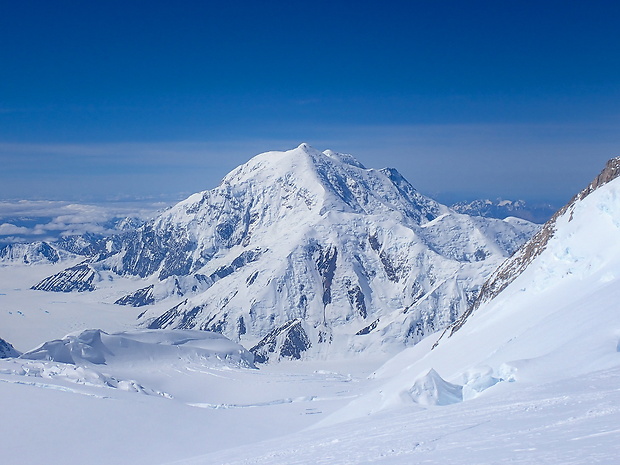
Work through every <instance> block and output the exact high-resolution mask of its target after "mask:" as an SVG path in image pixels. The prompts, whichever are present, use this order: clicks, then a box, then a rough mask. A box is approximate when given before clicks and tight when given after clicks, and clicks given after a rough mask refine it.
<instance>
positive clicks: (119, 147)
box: [0, 0, 620, 205]
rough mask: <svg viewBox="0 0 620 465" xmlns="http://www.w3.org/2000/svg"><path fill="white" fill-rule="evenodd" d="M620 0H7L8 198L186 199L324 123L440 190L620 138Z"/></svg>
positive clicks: (553, 172)
mask: <svg viewBox="0 0 620 465" xmlns="http://www.w3.org/2000/svg"><path fill="white" fill-rule="evenodd" d="M618 24H620V3H618V2H614V1H590V2H584V1H467V2H464V1H407V2H400V1H391V2H378V1H377V2H374V1H360V2H341V1H317V0H315V1H312V2H279V1H261V2H257V1H252V2H244V1H236V2H214V1H195V2H194V1H185V2H176V3H173V2H158V1H144V2H142V1H123V2H120V1H106V2H79V1H54V2H49V1H27V0H24V1H21V2H12V1H0V39H1V43H2V47H0V64H1V65H0V199H21V198H26V199H45V200H49V199H52V200H76V201H80V200H83V201H91V202H92V201H98V200H110V199H116V198H121V199H135V198H145V199H149V201H153V200H161V199H163V200H172V199H178V198H180V197H181V196H182V195H184V194H189V193H192V192H195V191H199V190H204V189H208V188H211V187H214V186H215V185H216V184H217V183H218V181H219V180H220V179H221V178H222V177H223V176H224V175H225V174H226V173H227V172H228V171H230V170H231V169H232V168H234V167H235V166H236V165H238V164H240V163H243V162H245V161H247V160H248V159H249V158H250V157H252V156H253V155H255V154H257V153H259V152H263V151H267V150H280V149H287V148H293V147H295V146H297V145H298V144H299V143H300V142H308V143H310V144H311V145H313V146H315V147H316V148H319V149H321V150H324V149H327V148H330V149H333V150H336V151H342V152H348V153H352V154H353V155H355V156H356V157H357V158H358V159H359V160H360V161H361V162H362V163H364V164H365V165H366V166H369V167H383V166H393V167H396V168H397V169H399V171H401V172H402V173H403V175H404V176H405V177H407V178H408V179H409V180H410V181H411V182H412V184H414V186H415V187H417V188H418V189H419V190H420V191H422V192H423V193H427V194H430V195H432V196H436V197H438V198H439V199H440V200H445V201H449V200H461V199H471V198H475V197H492V198H495V197H504V198H525V199H528V200H545V201H549V202H552V203H556V204H558V205H560V204H562V203H564V202H565V201H567V200H568V199H569V198H570V197H571V196H572V195H573V194H574V193H575V192H576V191H577V190H579V189H581V188H582V187H584V186H585V185H586V184H587V183H588V182H589V181H590V179H591V178H592V177H593V176H594V175H595V174H597V173H598V171H600V169H601V168H602V166H603V164H604V162H605V160H607V159H608V158H611V157H613V156H616V155H619V154H620V149H619V147H620V63H619V61H620V28H619V27H618Z"/></svg>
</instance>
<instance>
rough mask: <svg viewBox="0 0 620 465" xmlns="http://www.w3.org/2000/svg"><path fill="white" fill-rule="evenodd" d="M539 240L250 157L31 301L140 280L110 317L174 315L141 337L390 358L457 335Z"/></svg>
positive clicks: (42, 286)
mask: <svg viewBox="0 0 620 465" xmlns="http://www.w3.org/2000/svg"><path fill="white" fill-rule="evenodd" d="M536 229H537V227H536V226H535V225H533V224H531V223H529V222H527V221H524V220H517V219H515V218H510V219H507V220H505V221H502V220H498V219H489V218H482V217H475V218H474V217H471V216H468V215H463V214H458V213H456V212H454V211H453V210H451V209H449V208H448V207H446V206H444V205H441V204H439V203H437V202H435V201H434V200H432V199H430V198H428V197H425V196H423V195H422V194H420V193H419V192H417V191H416V190H415V189H414V188H413V187H412V186H411V185H410V184H409V183H408V182H407V181H406V180H405V179H404V178H403V177H402V176H401V175H400V174H399V173H398V172H397V171H396V170H394V169H382V170H374V169H366V168H365V167H364V166H362V165H361V164H360V163H359V162H358V161H357V160H355V159H354V158H353V157H352V156H350V155H345V154H339V153H336V152H332V151H329V150H328V151H325V152H320V151H317V150H315V149H313V148H312V147H310V146H308V145H307V144H302V145H300V146H299V147H297V148H296V149H293V150H289V151H286V152H267V153H264V154H261V155H258V156H256V157H254V158H253V159H252V160H250V161H249V162H248V163H246V164H244V165H242V166H240V167H238V168H236V169H235V170H233V171H232V172H231V173H229V174H228V175H227V176H226V177H225V178H224V179H223V181H222V183H221V184H220V185H219V186H218V187H216V188H215V189H213V190H210V191H205V192H201V193H197V194H194V195H192V196H191V197H189V198H188V199H186V200H184V201H182V202H180V203H179V204H177V205H176V206H174V207H172V208H171V209H169V210H167V211H165V212H164V213H162V214H161V215H160V216H158V217H157V218H155V219H154V220H152V221H150V222H148V223H146V224H145V225H144V226H142V227H141V228H138V229H137V230H135V231H133V232H129V233H127V234H125V235H122V236H119V237H118V238H115V239H114V240H112V239H109V240H104V241H102V242H101V244H103V245H105V247H99V251H100V252H99V254H98V255H97V256H96V257H94V258H93V259H92V260H90V261H88V262H83V263H81V264H78V265H74V266H72V267H70V268H68V269H67V270H65V271H62V272H60V273H58V274H56V275H54V276H50V277H48V278H46V279H45V280H43V281H41V282H40V283H38V284H36V285H35V286H34V287H33V288H34V289H39V290H46V291H64V292H67V291H72V290H77V291H92V290H95V289H97V288H98V286H100V285H101V286H103V285H108V284H107V283H108V280H109V279H113V280H114V279H117V278H118V277H119V276H120V277H126V278H131V279H134V282H135V279H136V278H140V279H139V286H136V289H135V291H134V292H132V293H130V294H125V295H122V296H119V297H118V298H117V299H116V300H115V302H116V303H117V304H125V305H132V306H142V305H149V304H152V303H155V302H159V303H161V302H166V301H170V302H171V304H170V307H169V309H168V310H167V311H164V312H162V311H161V310H160V308H161V305H159V306H157V307H156V309H154V310H150V307H145V311H144V312H143V313H142V314H141V318H140V321H141V322H142V324H144V325H145V326H148V327H149V328H181V329H201V330H209V331H215V332H220V333H222V334H224V335H226V336H227V337H229V338H231V339H233V340H235V341H240V342H241V343H242V344H243V345H245V346H247V347H252V352H253V353H254V354H255V356H256V358H257V360H258V361H260V362H262V361H266V360H268V359H270V358H282V357H284V358H302V357H316V356H319V355H320V354H325V353H327V352H328V351H329V352H330V353H332V354H333V353H335V352H336V353H343V352H351V351H354V352H357V351H361V350H364V349H367V348H369V347H378V346H382V345H384V344H387V345H389V344H391V343H394V344H396V345H397V346H398V347H399V348H400V347H402V345H403V344H406V343H415V342H417V341H419V340H420V339H422V338H423V337H424V336H426V335H428V334H430V333H432V332H434V331H437V330H440V329H442V328H444V327H446V326H447V325H449V324H450V323H452V322H453V321H455V319H456V318H458V317H459V316H460V315H461V314H462V313H463V312H464V311H465V309H466V308H467V307H468V306H469V305H470V304H471V303H472V302H473V299H474V298H475V296H476V295H477V293H478V291H479V289H480V286H481V285H482V283H483V282H484V279H485V278H486V277H487V276H488V275H489V274H490V273H491V272H492V271H493V270H494V269H495V268H496V267H497V266H498V265H499V264H500V263H501V262H502V261H503V260H504V259H505V258H506V257H507V256H509V255H510V254H511V253H512V252H514V250H516V249H517V248H518V247H519V246H520V245H521V244H523V243H524V242H525V241H526V240H527V239H528V238H529V237H530V236H531V235H532V234H533V232H534V231H535V230H536Z"/></svg>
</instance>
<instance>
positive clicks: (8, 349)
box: [0, 338, 20, 358]
mask: <svg viewBox="0 0 620 465" xmlns="http://www.w3.org/2000/svg"><path fill="white" fill-rule="evenodd" d="M19 355H20V353H19V352H18V351H17V350H15V347H13V346H12V345H11V344H9V343H8V342H6V341H5V340H4V339H1V338H0V358H11V357H19Z"/></svg>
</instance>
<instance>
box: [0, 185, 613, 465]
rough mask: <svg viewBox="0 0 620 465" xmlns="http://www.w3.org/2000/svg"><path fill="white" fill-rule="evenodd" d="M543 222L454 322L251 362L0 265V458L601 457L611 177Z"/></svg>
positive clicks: (609, 440) (609, 364)
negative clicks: (405, 340)
mask: <svg viewBox="0 0 620 465" xmlns="http://www.w3.org/2000/svg"><path fill="white" fill-rule="evenodd" d="M554 229H555V232H554V234H553V236H552V237H551V239H550V240H549V241H548V242H547V243H546V246H545V249H544V251H543V252H542V253H541V254H540V255H538V256H537V257H536V258H535V259H533V261H532V262H531V263H530V264H529V266H527V267H526V268H525V270H524V271H523V272H522V273H520V274H519V275H518V277H516V279H514V280H513V281H512V282H511V284H509V285H508V286H507V287H506V288H505V289H504V290H503V291H502V292H501V293H500V294H499V295H497V296H496V297H495V298H493V299H492V300H489V301H488V302H486V303H484V304H482V305H481V306H480V307H479V308H477V309H476V310H475V311H474V312H473V313H471V314H470V315H469V317H468V318H467V319H466V320H465V323H464V324H463V325H462V326H461V327H460V329H459V330H458V331H456V332H454V333H453V334H452V335H451V336H450V332H449V331H448V332H446V333H445V334H444V335H443V337H441V334H439V333H436V334H434V335H431V336H429V337H427V338H425V339H424V340H422V341H421V342H420V343H419V344H417V345H416V346H414V347H411V348H408V349H405V350H404V351H402V352H400V353H399V354H398V355H396V356H395V357H393V358H391V359H389V360H385V357H387V355H386V353H385V352H382V351H376V353H373V352H372V351H366V352H364V353H362V354H360V353H358V354H354V353H341V354H339V357H338V358H331V359H329V360H325V359H323V360H321V359H314V360H305V361H282V362H280V363H276V364H269V365H257V366H258V369H256V368H253V365H252V361H251V355H249V354H248V353H247V352H246V351H245V349H243V348H242V347H241V346H239V345H238V344H236V343H234V342H232V341H229V340H227V339H224V338H223V337H222V336H218V335H214V334H213V333H208V332H204V333H201V332H196V331H192V330H168V329H166V330H136V329H135V321H136V320H135V318H136V316H137V315H136V313H137V312H138V309H135V308H129V307H122V308H119V306H114V305H111V304H101V303H100V304H97V303H96V302H94V301H93V299H94V297H93V295H94V294H92V293H88V295H84V296H79V297H77V295H76V294H74V293H70V295H68V296H64V295H58V297H57V298H58V300H61V299H65V300H67V301H70V302H69V303H68V304H66V305H61V304H52V303H50V302H46V301H44V299H45V297H44V296H45V295H48V294H47V293H41V294H37V293H36V292H35V291H28V290H27V289H28V286H29V285H31V281H32V279H31V278H32V276H28V279H30V281H29V282H28V283H26V281H27V280H25V277H26V271H25V269H21V268H19V267H18V268H8V267H5V268H1V269H0V282H1V283H2V284H1V285H0V294H2V295H0V308H2V312H0V313H1V314H2V315H1V317H0V324H1V325H2V326H1V328H0V337H2V338H3V339H5V340H6V341H7V342H9V343H11V344H13V345H14V346H15V348H16V349H17V350H19V351H22V352H25V354H24V355H22V357H21V358H8V359H2V360H0V399H1V401H0V418H1V419H2V423H1V424H2V427H1V430H0V463H2V464H3V465H4V464H8V465H17V464H19V465H22V464H60V463H74V462H80V463H87V464H111V463H114V464H161V465H163V464H177V465H190V464H191V465H198V464H205V465H212V464H247V465H249V464H270V465H271V464H287V465H288V464H312V465H318V464H364V463H366V464H370V463H372V464H375V463H376V464H399V465H402V464H418V463H420V464H421V463H428V464H467V465H469V464H489V465H490V464H502V463H517V464H609V465H612V464H618V463H620V459H619V457H620V304H619V302H620V178H617V179H615V180H613V181H611V182H609V183H607V184H605V185H603V186H602V187H600V188H598V189H597V190H595V191H594V192H592V193H591V194H590V195H588V196H587V197H585V198H583V199H582V200H579V201H577V202H576V203H575V204H574V205H573V206H571V207H570V208H568V209H567V210H566V211H565V213H564V214H563V215H561V216H559V217H558V218H557V220H556V223H555V228H554ZM42 266H43V265H42ZM45 266H47V265H45ZM50 266H51V265H50ZM32 270H35V272H36V273H41V274H42V275H44V274H45V273H44V272H43V271H40V269H39V268H37V267H33V268H32ZM48 271H49V270H48ZM15 289H17V290H15ZM20 289H21V290H20ZM103 290H104V289H102V291H103ZM115 292H118V291H115ZM19 296H21V298H32V300H30V301H29V302H30V305H28V308H24V310H23V311H22V310H20V311H21V312H22V314H23V315H20V314H19V313H17V312H16V311H15V310H16V307H15V306H16V305H18V303H19V302H21V300H20V297H19ZM24 296H25V297H24ZM89 296H90V297H89ZM74 297H75V299H74ZM48 298H49V297H48ZM37 299H39V300H37ZM80 299H82V300H80ZM89 299H90V300H89ZM80 303H81V304H82V306H81V307H80ZM7 306H9V307H7ZM7 308H10V309H11V310H10V311H11V314H9V313H8V311H7V310H6V309H7ZM45 311H48V312H50V313H45ZM48 317H49V319H46V318H48ZM48 322H49V327H46V324H47V323H48ZM78 327H79V328H78ZM85 327H89V328H93V329H91V330H88V331H84V328H85ZM132 327H133V329H132ZM94 328H101V329H102V330H103V331H104V332H102V331H101V330H97V329H94ZM76 329H79V331H77V332H75V330H76ZM60 331H64V333H62V334H58V333H59V332H60ZM65 333H71V334H69V335H68V336H66V337H64V336H65ZM43 337H44V338H43ZM37 338H42V339H38V340H37V341H35V339H37ZM44 340H51V341H50V342H48V343H47V344H43V345H39V346H38V347H36V348H34V350H32V349H33V347H34V346H35V345H37V344H40V343H41V342H43V341H44ZM28 344H31V346H30V347H26V346H27V345H28ZM433 346H435V347H434V348H433ZM373 357H376V358H373Z"/></svg>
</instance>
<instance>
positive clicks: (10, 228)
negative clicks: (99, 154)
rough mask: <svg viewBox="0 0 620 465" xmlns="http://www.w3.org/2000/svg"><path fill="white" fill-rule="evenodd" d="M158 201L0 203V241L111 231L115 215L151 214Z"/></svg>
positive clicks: (143, 216) (25, 201)
mask: <svg viewBox="0 0 620 465" xmlns="http://www.w3.org/2000/svg"><path fill="white" fill-rule="evenodd" d="M159 209H161V205H160V204H151V203H124V202H121V203H112V204H101V205H90V204H76V203H69V202H59V201H31V200H22V201H17V202H8V201H3V202H0V242H3V243H9V242H25V241H30V240H54V239H58V238H59V237H63V236H68V235H76V234H85V233H94V234H111V233H114V232H115V231H114V230H113V229H110V227H109V226H110V225H109V224H107V223H109V222H110V221H111V220H113V219H115V218H125V217H134V218H138V219H142V220H146V219H148V218H150V217H152V216H153V215H154V214H155V213H156V211H157V210H159Z"/></svg>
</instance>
